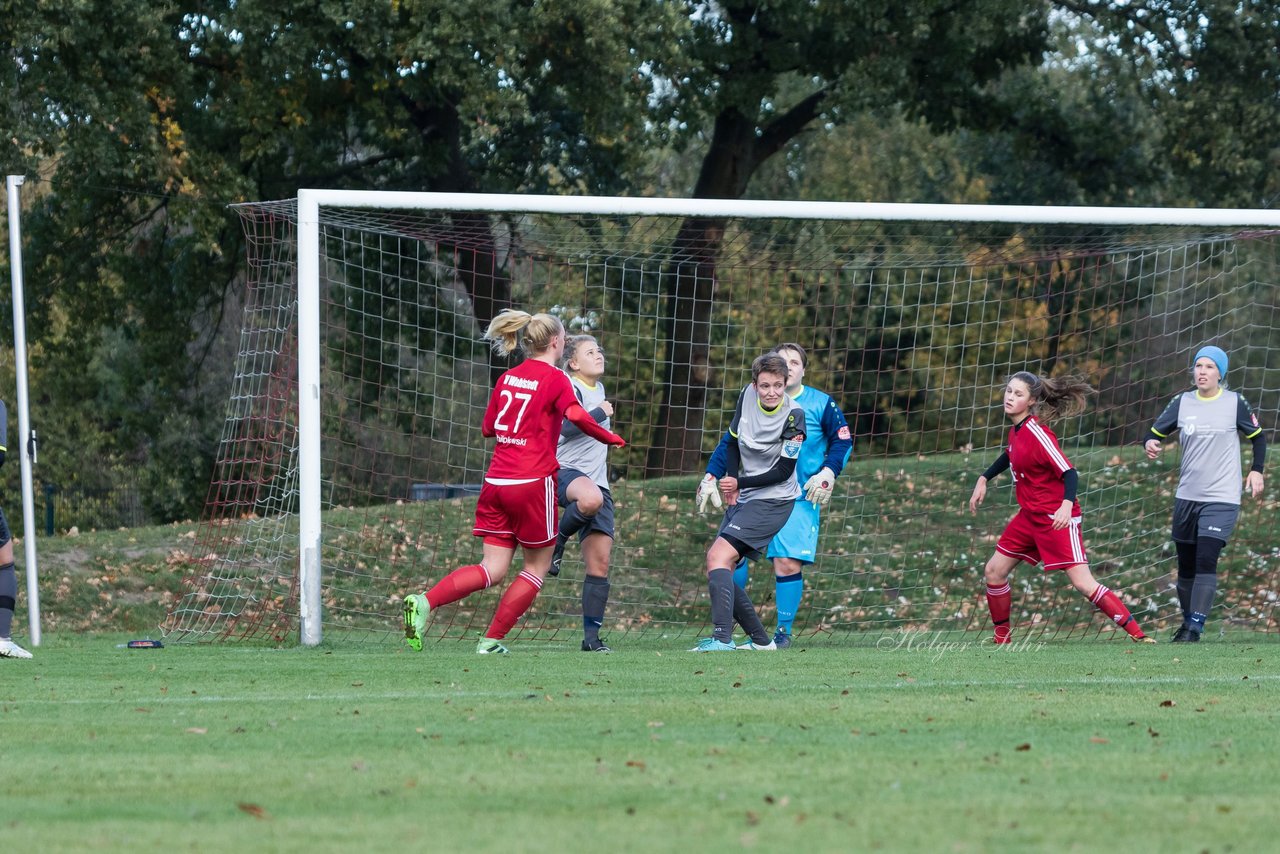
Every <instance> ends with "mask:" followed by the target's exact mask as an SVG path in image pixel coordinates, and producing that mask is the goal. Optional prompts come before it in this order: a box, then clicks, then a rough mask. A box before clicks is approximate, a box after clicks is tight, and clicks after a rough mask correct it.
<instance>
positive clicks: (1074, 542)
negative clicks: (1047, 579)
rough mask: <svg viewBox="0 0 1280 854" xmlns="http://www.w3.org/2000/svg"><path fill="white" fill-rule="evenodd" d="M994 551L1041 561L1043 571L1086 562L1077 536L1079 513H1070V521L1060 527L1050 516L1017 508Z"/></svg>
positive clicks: (1027, 560)
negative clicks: (1055, 525) (1057, 528)
mask: <svg viewBox="0 0 1280 854" xmlns="http://www.w3.org/2000/svg"><path fill="white" fill-rule="evenodd" d="M996 551H998V552H1000V553H1001V554H1005V555H1008V556H1009V557H1014V558H1017V559H1018V560H1025V561H1026V562H1027V563H1029V564H1031V565H1032V566H1035V565H1036V564H1037V563H1040V562H1041V561H1043V562H1044V568H1045V571H1046V572H1048V571H1049V570H1051V569H1067V568H1069V567H1072V566H1075V565H1076V564H1083V565H1085V566H1088V565H1089V558H1088V556H1087V555H1086V554H1085V553H1084V538H1083V537H1081V536H1080V517H1079V516H1072V517H1071V524H1070V525H1067V527H1065V528H1063V529H1062V530H1061V531H1055V530H1054V529H1053V516H1051V515H1050V514H1048V513H1030V512H1028V511H1026V510H1019V511H1018V515H1016V516H1014V517H1013V518H1012V519H1010V520H1009V524H1008V525H1005V527H1004V533H1003V534H1001V535H1000V542H998V543H996Z"/></svg>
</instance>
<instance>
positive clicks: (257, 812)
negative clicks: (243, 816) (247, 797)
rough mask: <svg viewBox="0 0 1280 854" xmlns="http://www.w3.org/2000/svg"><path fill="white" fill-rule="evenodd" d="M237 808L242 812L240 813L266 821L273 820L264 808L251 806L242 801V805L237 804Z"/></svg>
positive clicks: (255, 805)
mask: <svg viewBox="0 0 1280 854" xmlns="http://www.w3.org/2000/svg"><path fill="white" fill-rule="evenodd" d="M236 807H237V808H238V809H239V810H240V812H246V813H248V814H249V815H251V816H253V817H254V818H256V819H260V820H264V821H265V820H266V819H269V818H271V816H270V815H269V814H268V813H267V811H266V810H264V809H263V808H262V807H260V806H258V805H257V804H249V803H245V802H243V801H241V802H240V803H238V804H236Z"/></svg>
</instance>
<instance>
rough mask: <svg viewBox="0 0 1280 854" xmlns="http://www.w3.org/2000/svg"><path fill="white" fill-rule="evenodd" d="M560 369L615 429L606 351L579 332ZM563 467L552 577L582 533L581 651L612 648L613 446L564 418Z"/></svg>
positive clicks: (594, 413)
mask: <svg viewBox="0 0 1280 854" xmlns="http://www.w3.org/2000/svg"><path fill="white" fill-rule="evenodd" d="M560 367H562V368H563V369H564V370H565V371H566V372H567V373H568V374H569V380H570V381H571V382H572V383H573V392H574V394H576V395H577V396H578V402H579V403H580V404H582V408H583V409H585V410H587V412H588V413H589V414H590V415H591V417H592V418H594V419H595V420H596V422H597V423H598V424H599V425H600V426H601V427H604V428H605V429H606V430H608V429H610V424H611V421H610V419H611V418H612V416H613V404H611V403H610V402H609V401H608V399H607V398H606V396H605V391H604V383H603V382H601V380H602V379H603V377H604V368H605V360H604V350H602V349H601V348H600V344H599V342H598V341H596V339H595V337H594V336H591V335H574V336H573V337H571V338H569V340H568V341H566V342H565V345H564V356H563V357H561V359H560ZM556 459H557V460H558V461H559V463H560V471H559V472H558V473H557V474H556V499H557V501H558V502H559V504H560V506H561V507H562V508H564V513H562V514H561V516H560V529H559V532H558V533H557V534H556V547H555V550H554V551H553V552H552V554H551V570H550V573H549V574H550V575H559V574H560V563H561V561H563V560H564V548H565V546H566V545H567V544H568V542H569V539H570V538H571V537H572V536H573V535H574V534H577V535H578V542H579V544H580V546H581V549H582V561H583V563H584V564H585V566H586V573H585V575H584V576H583V579H582V651H583V652H610V649H609V647H608V645H606V644H605V642H604V641H602V640H600V627H601V626H602V625H604V610H605V606H606V605H608V603H609V558H610V557H611V556H612V554H613V537H614V531H613V496H612V494H610V492H609V448H608V447H607V446H605V445H603V444H601V443H600V442H597V441H596V440H595V439H593V438H591V437H590V436H588V435H587V434H586V433H583V432H582V431H581V430H580V429H578V427H577V425H575V424H574V423H573V422H572V421H569V420H567V419H566V420H565V422H564V427H563V428H562V429H561V430H560V441H559V443H558V444H557V445H556Z"/></svg>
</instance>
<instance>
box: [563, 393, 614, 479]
mask: <svg viewBox="0 0 1280 854" xmlns="http://www.w3.org/2000/svg"><path fill="white" fill-rule="evenodd" d="M569 382H571V383H573V393H574V394H576V395H577V396H578V402H579V403H581V404H582V408H583V409H585V410H587V412H588V414H590V415H591V417H592V418H594V419H595V420H596V423H598V424H599V425H600V426H601V427H603V428H604V429H606V430H608V429H610V427H609V416H607V415H605V414H604V410H603V409H601V408H600V404H602V403H604V402H605V400H607V398H606V397H605V393H604V383H596V384H595V385H593V386H589V385H587V384H586V383H584V382H583V381H582V380H580V379H578V378H577V377H573V376H571V377H569ZM556 459H557V460H558V461H559V462H560V468H562V469H576V470H578V471H580V472H582V473H583V474H585V475H586V476H587V477H589V478H591V479H592V480H593V481H594V482H595V484H596V486H598V487H600V488H601V489H608V488H609V446H608V445H605V444H603V443H601V442H599V441H597V440H596V439H593V438H592V437H590V436H588V435H587V434H586V433H583V432H582V431H581V430H579V429H578V426H577V425H576V424H574V423H573V422H572V421H570V420H569V419H567V418H566V419H565V421H564V425H563V426H562V427H561V428H560V440H559V442H557V444H556Z"/></svg>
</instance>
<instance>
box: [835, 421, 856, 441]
mask: <svg viewBox="0 0 1280 854" xmlns="http://www.w3.org/2000/svg"><path fill="white" fill-rule="evenodd" d="M836 435H837V436H839V437H840V438H841V439H848V438H849V437H850V436H851V435H852V434H851V433H850V432H849V425H848V424H846V425H844V426H843V427H841V428H840V429H839V431H837V432H836Z"/></svg>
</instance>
